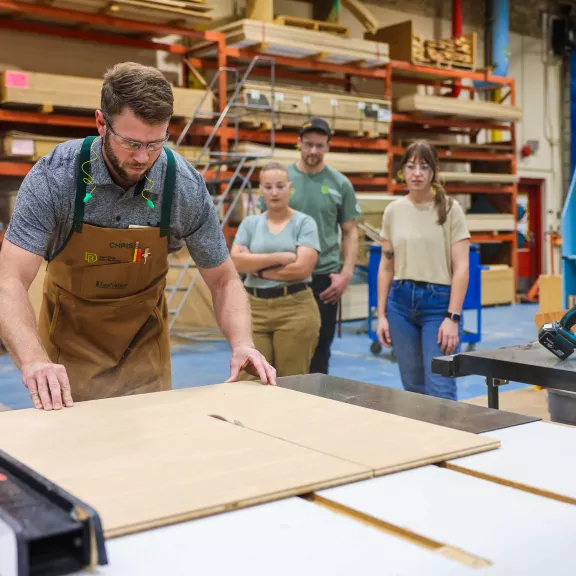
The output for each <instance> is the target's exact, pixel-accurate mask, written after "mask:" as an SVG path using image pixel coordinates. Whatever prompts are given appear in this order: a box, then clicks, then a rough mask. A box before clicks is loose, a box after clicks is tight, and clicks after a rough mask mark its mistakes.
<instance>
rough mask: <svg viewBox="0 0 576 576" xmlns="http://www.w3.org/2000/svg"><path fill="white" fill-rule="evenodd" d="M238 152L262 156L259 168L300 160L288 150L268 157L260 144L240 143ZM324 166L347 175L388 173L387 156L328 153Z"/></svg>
mask: <svg viewBox="0 0 576 576" xmlns="http://www.w3.org/2000/svg"><path fill="white" fill-rule="evenodd" d="M238 151H239V152H242V153H247V154H254V155H256V156H262V157H263V158H262V160H259V162H258V164H259V165H260V166H262V165H264V164H266V163H267V162H270V161H271V160H275V161H277V162H282V163H283V164H290V163H293V162H296V161H297V160H298V158H300V152H299V151H298V150H296V149H289V148H277V147H275V148H274V155H273V157H272V158H269V157H267V156H269V155H270V148H269V147H268V146H261V145H260V144H253V143H252V142H240V143H239V145H238ZM324 160H325V162H326V164H328V165H329V166H331V167H332V168H334V169H335V170H339V171H340V172H344V173H347V174H362V173H371V174H386V173H387V172H388V155H387V154H362V153H358V154H355V153H346V152H328V153H327V154H326V156H325V157H324Z"/></svg>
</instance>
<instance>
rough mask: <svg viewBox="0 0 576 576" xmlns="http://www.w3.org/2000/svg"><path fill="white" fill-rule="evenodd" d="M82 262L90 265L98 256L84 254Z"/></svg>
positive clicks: (88, 253)
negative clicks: (84, 261)
mask: <svg viewBox="0 0 576 576" xmlns="http://www.w3.org/2000/svg"><path fill="white" fill-rule="evenodd" d="M84 260H86V262H89V263H90V264H92V263H94V262H97V261H98V256H97V255H96V254H94V253H92V252H86V254H85V255H84Z"/></svg>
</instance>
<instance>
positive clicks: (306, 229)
mask: <svg viewBox="0 0 576 576" xmlns="http://www.w3.org/2000/svg"><path fill="white" fill-rule="evenodd" d="M234 244H238V245H239V246H246V248H248V250H250V252H252V254H271V253H273V252H294V253H296V251H297V249H298V246H308V247H310V248H314V250H316V251H317V252H320V242H319V240H318V227H317V226H316V223H315V222H314V220H313V219H312V218H310V216H306V214H302V213H301V212H294V214H292V218H290V220H289V222H288V224H286V226H285V227H284V228H283V229H282V230H281V231H280V232H278V233H277V234H273V233H272V232H270V228H269V227H268V218H267V217H266V214H265V213H264V214H256V215H253V216H247V217H246V218H244V220H242V222H241V224H240V226H239V228H238V232H236V236H235V238H234ZM311 280H312V278H306V279H304V280H295V281H293V282H277V281H275V280H266V279H265V278H258V276H254V275H253V274H247V275H246V279H245V280H244V284H245V285H246V286H249V287H250V288H274V287H276V286H283V285H284V284H298V283H300V282H310V281H311Z"/></svg>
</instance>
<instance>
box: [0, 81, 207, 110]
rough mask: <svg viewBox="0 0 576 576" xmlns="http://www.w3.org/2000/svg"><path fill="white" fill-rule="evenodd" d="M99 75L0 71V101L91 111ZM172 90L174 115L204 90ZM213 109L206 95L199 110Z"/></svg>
mask: <svg viewBox="0 0 576 576" xmlns="http://www.w3.org/2000/svg"><path fill="white" fill-rule="evenodd" d="M101 88H102V80H101V79H100V78H84V77H81V76H65V75H61V74H44V73H40V72H27V71H21V70H6V71H4V72H2V73H1V74H0V89H1V93H0V103H1V104H2V105H3V106H17V107H25V108H30V107H34V108H36V109H41V110H42V111H44V112H52V111H53V110H54V108H63V109H67V110H77V111H82V112H94V110H96V109H97V108H99V107H100V91H101ZM172 91H173V93H174V117H176V118H188V117H190V116H192V114H193V113H194V111H195V110H196V108H197V107H198V105H199V104H200V102H201V101H202V98H203V97H204V95H205V91H204V90H193V89H191V88H175V87H173V88H172ZM212 111H213V99H212V97H210V96H209V97H207V98H205V99H204V102H203V104H202V112H203V113H205V114H209V113H211V112H212Z"/></svg>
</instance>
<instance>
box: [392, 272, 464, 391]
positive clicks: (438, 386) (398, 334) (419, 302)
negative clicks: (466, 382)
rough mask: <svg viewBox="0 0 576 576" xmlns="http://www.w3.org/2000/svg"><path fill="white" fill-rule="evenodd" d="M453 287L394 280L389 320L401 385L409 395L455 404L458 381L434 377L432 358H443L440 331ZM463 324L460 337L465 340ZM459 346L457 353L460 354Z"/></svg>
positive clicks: (460, 328) (435, 375) (438, 376)
mask: <svg viewBox="0 0 576 576" xmlns="http://www.w3.org/2000/svg"><path fill="white" fill-rule="evenodd" d="M449 303H450V286H445V285H440V284H427V283H420V282H418V283H415V282H412V281H410V280H394V281H393V282H392V286H391V287H390V293H389V295H388V302H387V306H386V316H387V317H388V323H389V324H390V337H391V338H392V346H393V348H394V353H395V354H396V358H397V359H398V366H399V368H400V376H401V378H402V385H403V386H404V389H405V390H408V391H409V392H418V393H419V394H428V395H429V396H438V397H440V398H446V399H448V400H456V381H455V380H454V379H453V378H445V377H443V376H440V375H438V374H433V373H432V358H436V357H438V356H444V355H445V354H443V352H442V350H441V349H440V345H439V344H438V330H439V328H440V324H442V322H444V319H445V318H446V312H447V311H448V305H449ZM462 328H463V322H462V320H460V326H459V334H460V339H462V331H463V330H462ZM459 348H460V344H459V345H458V347H457V348H456V350H455V351H454V354H455V353H456V352H458V350H459Z"/></svg>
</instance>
